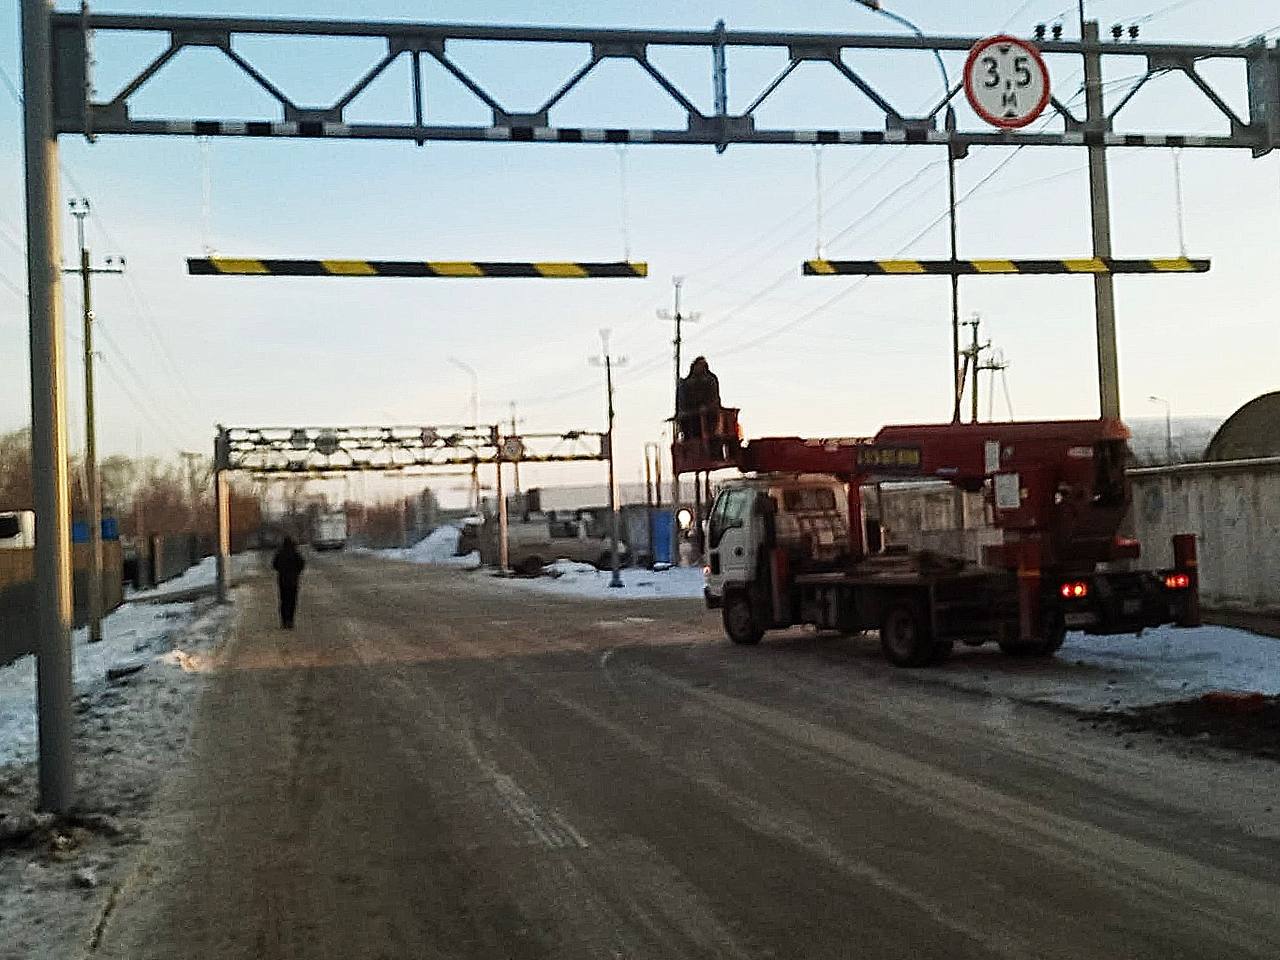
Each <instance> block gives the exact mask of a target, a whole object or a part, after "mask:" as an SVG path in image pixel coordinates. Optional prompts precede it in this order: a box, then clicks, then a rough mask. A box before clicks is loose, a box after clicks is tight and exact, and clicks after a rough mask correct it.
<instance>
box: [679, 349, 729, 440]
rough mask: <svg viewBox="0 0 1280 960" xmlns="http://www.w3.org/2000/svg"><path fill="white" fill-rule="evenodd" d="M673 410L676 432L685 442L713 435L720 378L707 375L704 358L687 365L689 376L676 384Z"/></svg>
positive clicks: (707, 370)
mask: <svg viewBox="0 0 1280 960" xmlns="http://www.w3.org/2000/svg"><path fill="white" fill-rule="evenodd" d="M676 410H677V412H678V414H679V417H680V432H681V433H682V434H683V435H684V436H685V437H686V438H691V437H701V436H702V435H703V434H704V432H705V433H714V432H715V431H716V425H717V423H718V421H719V417H720V378H719V377H717V376H716V375H715V374H714V373H712V372H711V367H710V365H708V363H707V358H706V357H695V358H694V360H693V363H691V364H689V375H688V376H687V377H685V378H684V379H682V380H681V381H680V389H679V390H678V391H677V393H676ZM704 424H705V425H706V430H705V431H704V429H703V426H704Z"/></svg>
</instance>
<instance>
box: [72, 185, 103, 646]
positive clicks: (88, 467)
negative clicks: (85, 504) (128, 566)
mask: <svg viewBox="0 0 1280 960" xmlns="http://www.w3.org/2000/svg"><path fill="white" fill-rule="evenodd" d="M72 203H73V205H74V203H75V201H72ZM72 215H73V216H74V217H75V218H76V239H77V241H78V242H79V245H80V306H81V311H80V312H81V319H82V325H83V333H82V336H83V338H84V460H85V463H84V474H85V482H86V484H87V486H88V488H89V489H88V490H86V491H85V495H86V497H87V498H88V500H89V551H90V552H89V560H90V562H89V642H90V643H98V642H100V641H101V640H102V613H103V606H104V604H103V598H102V478H101V477H100V476H99V473H98V429H97V416H96V414H95V406H94V397H95V392H94V388H93V360H94V357H93V291H92V280H91V279H90V277H91V273H90V267H89V248H88V247H87V246H86V245H85V240H84V220H85V217H87V216H88V215H89V201H88V200H85V201H83V202H82V204H81V205H80V206H78V207H75V206H73V209H72Z"/></svg>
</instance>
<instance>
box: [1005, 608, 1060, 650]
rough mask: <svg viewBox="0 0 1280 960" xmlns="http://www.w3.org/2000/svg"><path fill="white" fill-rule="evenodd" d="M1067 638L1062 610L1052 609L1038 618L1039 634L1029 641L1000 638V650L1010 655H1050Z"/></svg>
mask: <svg viewBox="0 0 1280 960" xmlns="http://www.w3.org/2000/svg"><path fill="white" fill-rule="evenodd" d="M1066 639H1067V624H1066V620H1064V619H1063V616H1062V612H1061V611H1058V610H1054V611H1051V612H1048V613H1045V614H1044V616H1043V617H1041V619H1040V636H1039V637H1037V638H1036V639H1035V640H1032V641H1031V642H1030V643H1023V642H1022V641H1020V640H1009V641H1005V640H1001V641H1000V650H1001V651H1002V652H1003V653H1005V654H1007V655H1008V656H1011V657H1052V656H1053V655H1054V654H1055V653H1057V652H1058V651H1059V650H1060V649H1061V648H1062V644H1063V642H1064V641H1065V640H1066Z"/></svg>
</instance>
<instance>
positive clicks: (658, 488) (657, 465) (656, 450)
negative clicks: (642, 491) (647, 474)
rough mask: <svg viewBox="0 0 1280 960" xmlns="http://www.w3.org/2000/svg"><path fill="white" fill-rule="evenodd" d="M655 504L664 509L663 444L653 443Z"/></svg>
mask: <svg viewBox="0 0 1280 960" xmlns="http://www.w3.org/2000/svg"><path fill="white" fill-rule="evenodd" d="M653 505H654V506H655V507H657V508H658V509H659V510H661V509H662V444H660V443H655V444H654V445H653Z"/></svg>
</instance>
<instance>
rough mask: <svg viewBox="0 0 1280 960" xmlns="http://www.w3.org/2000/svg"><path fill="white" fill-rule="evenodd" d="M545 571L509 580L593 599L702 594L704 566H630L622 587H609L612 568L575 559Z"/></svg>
mask: <svg viewBox="0 0 1280 960" xmlns="http://www.w3.org/2000/svg"><path fill="white" fill-rule="evenodd" d="M543 572H544V573H545V574H547V576H542V577H534V578H532V579H521V578H512V579H511V580H508V581H506V582H508V583H510V584H512V585H513V586H517V587H520V588H521V589H525V590H536V591H538V592H540V593H553V594H557V595H559V596H563V597H586V598H590V599H593V600H638V599H642V598H672V597H701V596H702V568H701V567H672V568H671V569H669V570H638V569H634V568H627V569H625V570H623V571H621V573H622V583H623V586H622V587H621V588H617V587H610V586H609V581H610V579H611V578H612V574H611V573H610V572H609V571H608V570H597V569H596V568H595V567H593V566H591V565H590V564H586V563H577V562H575V561H573V560H557V561H556V562H555V563H551V564H548V565H547V566H545V567H543Z"/></svg>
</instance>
